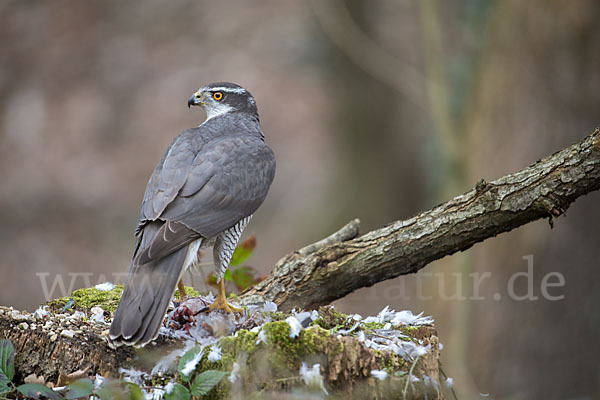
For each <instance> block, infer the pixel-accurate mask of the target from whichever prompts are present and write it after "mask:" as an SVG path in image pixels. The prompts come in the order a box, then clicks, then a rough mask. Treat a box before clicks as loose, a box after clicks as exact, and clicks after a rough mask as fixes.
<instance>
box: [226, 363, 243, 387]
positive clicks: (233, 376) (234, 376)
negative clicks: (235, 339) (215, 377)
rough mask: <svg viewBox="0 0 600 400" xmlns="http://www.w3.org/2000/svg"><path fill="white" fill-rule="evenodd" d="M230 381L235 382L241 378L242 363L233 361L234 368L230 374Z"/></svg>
mask: <svg viewBox="0 0 600 400" xmlns="http://www.w3.org/2000/svg"><path fill="white" fill-rule="evenodd" d="M227 379H229V382H231V383H235V382H236V381H237V380H238V379H240V364H238V363H237V362H234V363H233V369H232V370H231V374H229V377H228V378H227Z"/></svg>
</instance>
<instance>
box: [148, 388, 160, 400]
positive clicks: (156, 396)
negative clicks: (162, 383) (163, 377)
mask: <svg viewBox="0 0 600 400" xmlns="http://www.w3.org/2000/svg"><path fill="white" fill-rule="evenodd" d="M144 393H145V394H147V396H146V399H148V400H161V399H163V398H164V397H165V391H164V390H163V389H159V388H154V389H152V390H150V392H144Z"/></svg>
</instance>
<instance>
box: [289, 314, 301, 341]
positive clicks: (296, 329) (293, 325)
mask: <svg viewBox="0 0 600 400" xmlns="http://www.w3.org/2000/svg"><path fill="white" fill-rule="evenodd" d="M285 322H287V324H288V325H289V326H290V337H291V338H295V337H297V336H298V335H299V334H300V332H301V331H302V324H300V321H298V319H297V318H296V317H294V316H293V315H290V316H289V317H287V318H286V319H285Z"/></svg>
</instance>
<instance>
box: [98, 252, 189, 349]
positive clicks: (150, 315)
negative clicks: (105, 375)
mask: <svg viewBox="0 0 600 400" xmlns="http://www.w3.org/2000/svg"><path fill="white" fill-rule="evenodd" d="M187 250H188V246H184V247H183V248H181V249H179V250H177V251H175V252H173V253H171V254H169V255H167V256H165V257H163V258H161V259H159V260H156V261H150V262H148V263H146V264H143V265H134V264H132V267H131V269H130V271H129V276H128V277H127V282H126V283H125V289H124V290H123V295H122V296H121V301H120V303H119V306H118V307H117V311H116V312H115V315H114V318H113V322H112V324H111V326H110V331H109V338H110V339H111V342H112V344H113V345H114V346H120V345H122V344H127V345H135V346H136V347H142V346H144V345H146V344H147V343H149V342H150V341H152V340H153V339H154V338H156V336H158V330H159V329H160V326H161V324H162V321H163V319H164V317H165V313H166V311H167V307H168V306H169V301H170V300H171V297H172V296H173V293H174V292H175V288H176V286H177V282H178V281H179V279H180V277H181V272H182V269H183V267H184V263H185V259H186V254H187ZM133 263H135V261H133Z"/></svg>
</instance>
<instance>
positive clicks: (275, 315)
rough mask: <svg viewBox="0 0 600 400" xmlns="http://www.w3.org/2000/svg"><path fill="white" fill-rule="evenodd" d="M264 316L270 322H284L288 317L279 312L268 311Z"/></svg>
mask: <svg viewBox="0 0 600 400" xmlns="http://www.w3.org/2000/svg"><path fill="white" fill-rule="evenodd" d="M265 315H267V316H269V317H270V318H271V321H284V320H285V319H286V318H287V317H289V316H290V315H289V314H284V313H282V312H279V311H274V312H272V311H268V312H266V313H265Z"/></svg>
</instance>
